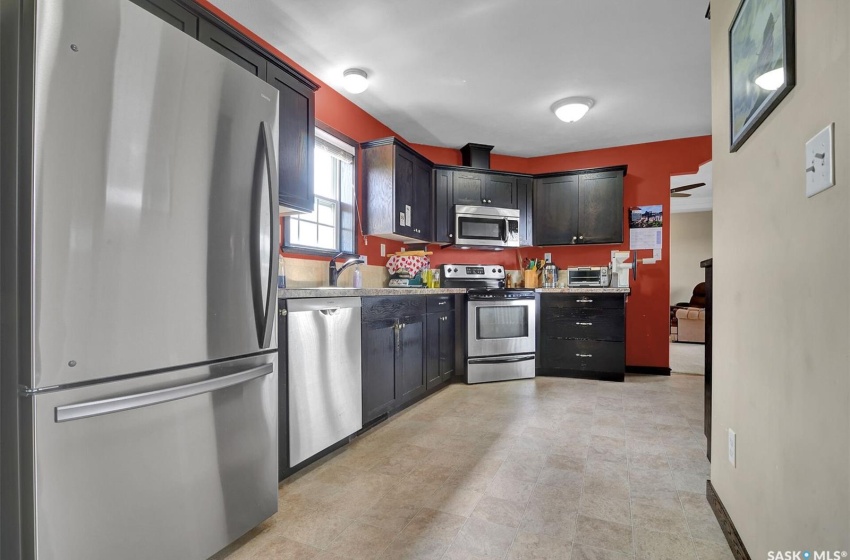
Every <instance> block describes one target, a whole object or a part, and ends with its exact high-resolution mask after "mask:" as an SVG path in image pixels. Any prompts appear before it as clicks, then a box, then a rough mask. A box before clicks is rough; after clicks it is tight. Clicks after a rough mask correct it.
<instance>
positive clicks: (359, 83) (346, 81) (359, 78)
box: [342, 68, 369, 93]
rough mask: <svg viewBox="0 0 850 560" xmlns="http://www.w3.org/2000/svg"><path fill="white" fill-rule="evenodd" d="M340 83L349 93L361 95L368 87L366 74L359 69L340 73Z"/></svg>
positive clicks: (350, 69)
mask: <svg viewBox="0 0 850 560" xmlns="http://www.w3.org/2000/svg"><path fill="white" fill-rule="evenodd" d="M342 83H343V85H344V86H345V89H347V90H348V91H349V92H351V93H363V92H364V91H366V88H367V87H369V80H368V78H367V76H366V72H365V71H364V70H361V69H360V68H349V69H348V70H346V71H345V72H343V73H342Z"/></svg>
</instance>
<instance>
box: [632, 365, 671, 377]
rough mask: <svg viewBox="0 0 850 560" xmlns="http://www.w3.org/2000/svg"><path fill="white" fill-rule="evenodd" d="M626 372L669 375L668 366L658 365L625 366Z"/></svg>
mask: <svg viewBox="0 0 850 560" xmlns="http://www.w3.org/2000/svg"><path fill="white" fill-rule="evenodd" d="M626 373H640V374H643V375H670V368H668V367H658V366H630V365H627V366H626Z"/></svg>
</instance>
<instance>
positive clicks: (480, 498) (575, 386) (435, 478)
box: [215, 375, 733, 560]
mask: <svg viewBox="0 0 850 560" xmlns="http://www.w3.org/2000/svg"><path fill="white" fill-rule="evenodd" d="M702 421H703V378H702V377H694V376H688V375H673V376H671V377H658V376H629V377H627V380H626V382H625V383H609V382H597V381H586V380H575V379H564V378H552V377H539V378H537V379H534V380H527V381H511V382H505V383H492V384H485V385H475V386H467V385H463V384H460V383H457V384H454V385H451V386H449V387H447V388H446V389H444V390H443V391H440V392H439V393H437V394H436V395H434V396H432V397H430V398H428V399H426V400H424V401H422V402H420V403H418V404H417V405H415V406H413V407H411V408H409V409H408V410H406V411H404V412H402V413H400V414H398V415H397V416H395V417H393V418H391V419H390V420H389V421H387V422H384V423H383V424H381V425H379V426H378V427H376V428H375V429H373V430H371V431H370V432H368V433H367V434H366V435H364V436H363V437H360V438H358V439H357V440H356V441H354V442H353V443H352V444H350V445H349V446H347V447H346V448H344V449H343V450H340V451H339V452H337V453H336V454H335V455H333V456H331V457H330V458H328V459H326V460H323V461H322V462H321V463H320V464H318V465H315V466H313V467H311V468H309V469H306V470H305V471H302V472H301V473H298V474H297V475H295V476H294V477H292V478H290V479H287V480H286V481H284V483H283V484H281V486H280V492H279V495H280V501H279V511H278V513H277V515H275V516H274V517H273V518H271V519H269V520H267V521H266V522H265V523H263V524H262V525H260V526H259V527H258V528H256V529H254V530H253V531H251V532H250V533H249V534H247V535H245V536H244V537H243V538H242V539H240V540H239V541H237V542H236V543H234V544H233V545H231V546H230V547H228V548H227V549H226V550H224V551H222V552H221V553H219V554H218V555H217V556H216V557H215V558H216V559H217V560H218V559H224V558H227V559H228V560H243V559H265V558H274V559H298V560H311V559H314V560H332V559H333V560H339V559H363V560H366V559H369V560H371V559H377V558H384V559H388V560H390V559H391V560H396V559H406V558H415V559H434V560H441V559H442V560H472V559H491V558H507V559H531V558H534V559H537V560H541V559H546V558H552V559H558V560H621V559H628V558H636V559H659V560H661V559H670V560H688V559H694V560H697V559H698V560H715V559H718V560H719V559H732V558H733V557H732V554H731V552H730V551H729V547H728V546H727V544H726V540H725V538H724V536H723V533H722V532H721V530H720V527H719V525H718V523H717V521H716V519H715V517H714V514H713V512H712V511H711V508H710V507H709V505H708V503H707V501H706V499H705V481H706V479H707V478H708V475H709V463H708V461H707V460H706V458H705V437H704V436H703V434H702Z"/></svg>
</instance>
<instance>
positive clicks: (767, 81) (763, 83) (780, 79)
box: [756, 66, 785, 91]
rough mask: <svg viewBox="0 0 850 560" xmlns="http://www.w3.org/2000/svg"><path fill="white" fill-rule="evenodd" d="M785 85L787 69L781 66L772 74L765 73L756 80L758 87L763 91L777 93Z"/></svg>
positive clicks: (772, 71) (771, 72)
mask: <svg viewBox="0 0 850 560" xmlns="http://www.w3.org/2000/svg"><path fill="white" fill-rule="evenodd" d="M784 83H785V68H783V67H782V66H780V67H779V68H777V69H775V70H771V71H770V72H765V73H764V74H762V75H761V76H759V77H758V78H756V85H757V86H758V87H760V88H761V89H766V90H768V91H776V90H778V89H779V88H781V87H782V84H784Z"/></svg>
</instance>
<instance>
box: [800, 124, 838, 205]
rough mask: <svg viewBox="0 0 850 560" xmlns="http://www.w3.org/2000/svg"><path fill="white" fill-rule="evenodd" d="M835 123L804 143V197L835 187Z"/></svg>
mask: <svg viewBox="0 0 850 560" xmlns="http://www.w3.org/2000/svg"><path fill="white" fill-rule="evenodd" d="M834 128H835V123H830V124H829V126H827V127H826V128H824V129H823V130H821V131H820V132H818V133H817V134H816V135H815V136H813V137H812V139H811V140H809V141H808V142H806V196H807V197H812V196H814V195H816V194H818V193H819V192H822V191H825V190H826V189H828V188H829V187H832V186H833V185H835V162H834V159H835V151H834V149H833V145H832V142H833V136H834V134H833V130H834Z"/></svg>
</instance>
